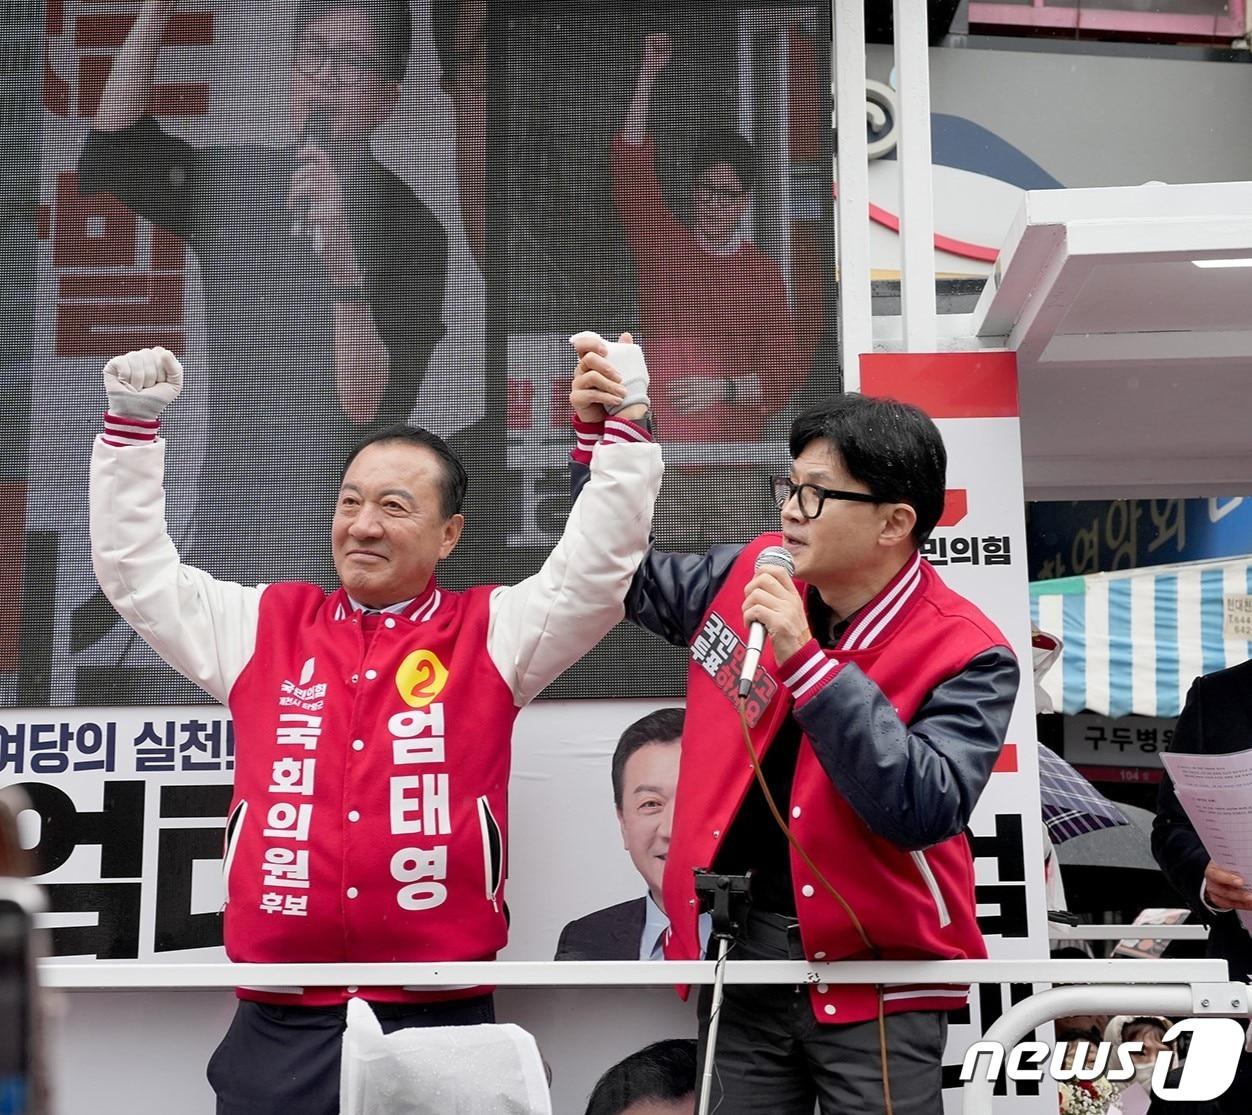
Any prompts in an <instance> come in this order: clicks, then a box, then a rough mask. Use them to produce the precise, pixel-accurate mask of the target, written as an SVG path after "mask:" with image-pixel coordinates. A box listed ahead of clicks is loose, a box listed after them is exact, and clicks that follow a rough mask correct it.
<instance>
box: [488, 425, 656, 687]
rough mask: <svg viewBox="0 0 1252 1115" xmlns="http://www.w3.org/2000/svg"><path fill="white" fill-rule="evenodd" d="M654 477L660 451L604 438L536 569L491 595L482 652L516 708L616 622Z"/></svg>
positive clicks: (637, 555)
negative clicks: (556, 539)
mask: <svg viewBox="0 0 1252 1115" xmlns="http://www.w3.org/2000/svg"><path fill="white" fill-rule="evenodd" d="M612 424H613V423H612V421H611V420H610V427H611V426H612ZM661 472H662V465H661V450H660V447H659V446H657V445H655V444H653V443H652V442H639V441H633V442H623V443H612V435H611V434H610V435H609V436H608V437H606V440H605V441H602V442H601V443H600V444H599V445H597V446H596V448H595V452H594V453H593V455H592V459H591V479H590V480H589V481H588V482H587V486H586V487H585V488H584V489H583V492H582V494H581V495H580V496H579V497H578V500H577V501H576V502H575V504H574V506H573V509H572V510H571V511H570V514H569V519H568V520H566V523H565V531H564V533H563V534H562V535H561V539H560V541H559V542H557V544H556V546H555V547H554V548H553V550H552V553H551V554H549V555H548V559H547V561H545V562H544V563H543V566H542V568H541V569H540V570H539V572H538V573H536V574H535V575H534V576H533V577H528V578H527V579H526V580H524V581H522V582H521V583H520V584H517V585H512V586H510V587H506V588H499V589H496V590H495V593H494V594H493V596H492V600H491V621H490V624H489V627H488V632H487V650H488V653H489V654H490V655H491V660H492V661H493V662H494V663H495V665H496V668H497V669H498V670H499V671H500V674H501V676H502V677H503V678H504V680H505V681H506V682H507V683H508V685H509V686H510V688H511V689H512V691H513V698H514V700H515V701H516V703H517V705H518V706H519V707H521V706H522V705H525V704H526V703H527V702H528V701H530V700H531V699H532V698H534V697H535V696H536V695H537V694H538V693H539V692H540V691H541V690H542V689H543V688H544V687H545V686H547V685H548V684H549V683H550V682H552V681H553V680H554V679H555V678H556V677H558V676H559V675H560V674H561V673H562V672H563V671H564V670H566V669H568V668H569V667H570V666H572V665H573V664H574V663H575V662H577V661H578V660H579V659H580V658H581V657H582V656H583V655H584V654H586V653H587V652H588V651H589V650H591V648H592V647H594V646H595V645H596V644H597V643H598V642H599V641H600V640H601V639H602V638H604V636H605V635H607V634H608V633H609V631H611V630H612V629H613V626H614V625H615V624H616V623H617V622H618V621H619V620H621V619H622V617H623V615H624V614H625V607H624V602H625V599H626V591H627V589H629V588H630V582H631V580H632V578H633V577H634V575H635V570H636V569H638V568H639V562H640V561H641V560H642V558H643V554H644V551H645V550H646V549H647V547H648V536H649V534H650V532H651V529H652V508H653V506H654V504H655V503H656V494H657V491H658V489H659V488H660V486H661Z"/></svg>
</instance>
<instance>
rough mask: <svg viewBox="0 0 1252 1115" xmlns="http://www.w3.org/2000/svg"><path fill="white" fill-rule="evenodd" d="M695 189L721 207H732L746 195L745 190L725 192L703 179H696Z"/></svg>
mask: <svg viewBox="0 0 1252 1115" xmlns="http://www.w3.org/2000/svg"><path fill="white" fill-rule="evenodd" d="M695 187H696V189H697V190H702V191H703V192H704V193H706V194H708V196H709V197H711V198H713V200H714V201H717V202H719V203H720V204H722V205H734V204H735V203H737V202H740V201H742V200H743V199H744V198H745V197H747V195H748V191H747V190H727V189H724V188H723V187H721V186H715V185H713V183H712V182H706V181H705V180H704V179H703V178H697V179H696V183H695Z"/></svg>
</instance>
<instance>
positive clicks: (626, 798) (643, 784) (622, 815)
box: [617, 740, 682, 910]
mask: <svg viewBox="0 0 1252 1115" xmlns="http://www.w3.org/2000/svg"><path fill="white" fill-rule="evenodd" d="M681 757H682V747H681V745H680V744H679V742H678V740H673V741H672V742H669V743H646V744H644V745H643V746H642V747H641V748H639V750H638V751H636V752H635V753H634V754H633V755H631V757H630V758H629V759H627V760H626V766H625V767H624V768H623V770H622V805H621V808H620V809H619V810H618V811H617V820H618V823H619V824H620V825H621V828H622V843H623V844H624V845H625V847H626V851H628V852H629V853H630V859H631V862H632V863H633V864H634V865H635V870H637V871H638V872H639V874H640V875H642V876H643V879H644V882H646V883H647V884H648V890H649V891H650V892H651V894H652V901H654V902H655V903H656V904H657V905H658V906H660V907H661V909H662V910H664V909H665V905H664V902H663V900H662V897H661V880H662V879H663V878H664V877H665V860H666V857H667V856H668V855H669V836H670V824H671V822H672V821H673V819H674V792H675V790H676V789H677V787H678V762H679V759H680V758H681Z"/></svg>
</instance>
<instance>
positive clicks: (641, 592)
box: [570, 461, 743, 647]
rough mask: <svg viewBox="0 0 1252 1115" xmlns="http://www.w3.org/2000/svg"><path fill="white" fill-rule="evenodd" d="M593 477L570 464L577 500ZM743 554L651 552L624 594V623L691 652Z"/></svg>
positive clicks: (720, 549) (723, 550)
mask: <svg viewBox="0 0 1252 1115" xmlns="http://www.w3.org/2000/svg"><path fill="white" fill-rule="evenodd" d="M590 475H591V470H590V469H589V468H588V467H587V466H586V465H584V464H580V463H579V462H577V461H574V462H571V464H570V489H571V495H572V498H573V499H577V498H578V493H579V492H580V491H582V487H583V485H584V484H585V483H586V482H587V479H588V478H589V477H590ZM742 549H743V547H742V546H737V545H728V546H713V547H711V548H710V549H709V551H708V553H705V554H671V553H665V552H664V551H661V550H658V549H656V547H654V546H649V547H648V551H647V553H645V554H644V557H643V561H642V562H641V563H640V565H639V569H638V571H637V572H636V573H635V579H634V580H633V581H632V582H631V585H630V591H629V592H627V594H626V618H627V619H628V620H629V621H630V622H631V623H633V624H635V625H636V626H638V627H642V628H643V629H644V630H645V631H650V632H652V634H654V635H658V636H660V637H661V638H662V639H664V640H665V641H666V642H667V643H672V644H673V645H674V646H677V647H686V646H690V645H691V641H692V640H693V639H694V638H695V637H696V634H697V633H698V632H699V629H700V623H701V621H702V620H703V619H704V615H705V613H706V612H707V611H708V610H709V605H710V604H712V602H713V597H714V596H716V595H717V590H718V589H720V588H721V587H722V583H723V582H724V581H725V580H726V576H727V574H728V573H729V572H730V567H731V566H732V565H733V564H734V562H735V558H736V557H738V556H739V552H740V551H741V550H742Z"/></svg>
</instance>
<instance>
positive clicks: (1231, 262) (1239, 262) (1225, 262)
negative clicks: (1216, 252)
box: [1191, 259, 1252, 267]
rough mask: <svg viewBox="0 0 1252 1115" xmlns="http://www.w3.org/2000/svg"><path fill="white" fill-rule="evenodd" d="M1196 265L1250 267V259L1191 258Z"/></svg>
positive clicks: (1251, 262) (1251, 264)
mask: <svg viewBox="0 0 1252 1115" xmlns="http://www.w3.org/2000/svg"><path fill="white" fill-rule="evenodd" d="M1191 262H1192V263H1194V264H1195V265H1196V266H1197V267H1252V259H1193V260H1192V261H1191Z"/></svg>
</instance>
